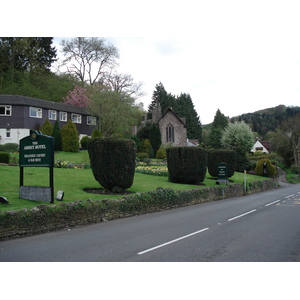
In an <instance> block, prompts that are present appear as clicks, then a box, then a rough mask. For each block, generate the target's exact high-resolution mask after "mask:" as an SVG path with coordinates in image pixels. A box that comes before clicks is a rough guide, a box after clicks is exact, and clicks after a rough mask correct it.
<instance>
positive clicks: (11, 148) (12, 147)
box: [0, 143, 19, 153]
mask: <svg viewBox="0 0 300 300" xmlns="http://www.w3.org/2000/svg"><path fill="white" fill-rule="evenodd" d="M0 151H2V152H11V153H13V152H18V151H19V145H18V144H17V143H6V144H4V145H0Z"/></svg>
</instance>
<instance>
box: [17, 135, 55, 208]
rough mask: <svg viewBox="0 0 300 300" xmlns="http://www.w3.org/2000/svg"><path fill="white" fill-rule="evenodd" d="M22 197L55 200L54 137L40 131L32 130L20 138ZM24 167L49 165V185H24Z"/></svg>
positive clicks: (36, 199) (35, 199)
mask: <svg viewBox="0 0 300 300" xmlns="http://www.w3.org/2000/svg"><path fill="white" fill-rule="evenodd" d="M19 153H20V155H19V166H20V198H22V199H27V200H34V201H47V202H51V203H53V202H54V181H53V167H54V138H53V137H51V136H47V135H43V134H42V133H41V132H40V131H37V130H30V135H29V136H27V137H24V138H23V139H21V140H20V148H19ZM24 167H49V187H41V186H24Z"/></svg>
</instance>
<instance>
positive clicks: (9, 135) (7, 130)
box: [6, 128, 11, 138]
mask: <svg viewBox="0 0 300 300" xmlns="http://www.w3.org/2000/svg"><path fill="white" fill-rule="evenodd" d="M6 138H11V131H10V128H7V129H6Z"/></svg>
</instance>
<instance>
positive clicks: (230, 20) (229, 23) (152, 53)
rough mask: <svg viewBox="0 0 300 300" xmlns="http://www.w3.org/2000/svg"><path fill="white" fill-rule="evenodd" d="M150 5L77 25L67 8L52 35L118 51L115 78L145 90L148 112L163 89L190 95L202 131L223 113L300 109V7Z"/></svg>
mask: <svg viewBox="0 0 300 300" xmlns="http://www.w3.org/2000/svg"><path fill="white" fill-rule="evenodd" d="M150 2H151V4H150ZM150 2H149V3H148V2H146V3H144V2H143V1H136V0H128V1H121V2H119V1H111V2H110V3H108V4H105V9H104V7H103V6H101V7H99V9H98V10H97V9H94V10H93V9H92V10H90V11H88V13H83V12H80V10H78V9H79V7H78V8H77V13H78V14H77V15H76V16H75V15H74V14H73V17H71V18H70V16H72V12H71V11H70V9H71V8H70V6H65V7H63V8H65V10H64V9H61V10H58V11H57V18H55V23H56V22H58V24H59V25H58V28H57V29H55V30H54V32H53V30H52V28H50V31H49V34H50V36H54V37H61V36H65V37H70V36H97V37H105V38H106V39H107V40H109V41H110V42H111V43H113V44H114V45H115V46H116V47H117V48H118V49H119V52H120V59H119V67H118V69H117V70H118V71H119V72H121V73H128V74H130V75H132V76H133V78H134V79H135V81H142V82H143V83H144V86H143V90H144V91H145V92H146V93H147V95H146V96H145V97H143V98H142V99H140V100H141V101H142V102H143V103H144V108H145V109H147V107H148V105H149V103H150V102H151V100H152V99H151V98H152V94H153V91H154V89H155V85H156V84H158V83H159V82H162V84H163V85H164V87H165V89H166V90H167V92H170V93H172V94H175V95H179V94H180V93H189V94H190V96H191V98H192V100H193V103H194V105H195V109H196V110H197V112H198V114H199V116H200V119H201V122H202V124H207V123H210V122H212V121H213V118H214V115H215V113H216V111H217V109H218V108H219V109H220V110H221V112H222V113H224V114H225V115H226V116H230V117H232V116H236V115H239V114H242V113H247V112H253V111H256V110H259V109H263V108H268V107H273V106H276V105H279V104H285V105H287V106H290V105H298V106H299V105H300V17H299V16H300V9H299V8H300V3H299V2H297V1H288V0H285V1H263V0H261V1H255V0H253V1H241V0H239V1H213V0H212V1H201V0H199V1H190V0H186V1H184V3H183V2H182V1H181V2H177V1H175V0H174V1H164V0H160V1H156V0H153V1H150ZM141 3H143V5H141ZM72 9H73V10H76V8H72ZM104 11H105V12H106V13H104ZM66 12H68V13H66ZM28 19H29V20H30V18H28ZM59 22H61V23H59ZM90 22H93V23H92V24H90ZM35 25H36V23H35ZM35 28H36V26H35ZM42 32H43V31H42ZM47 34H48V31H47ZM49 34H48V35H49ZM55 41H58V39H57V38H56V39H55Z"/></svg>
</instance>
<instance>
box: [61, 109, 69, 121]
mask: <svg viewBox="0 0 300 300" xmlns="http://www.w3.org/2000/svg"><path fill="white" fill-rule="evenodd" d="M67 119H68V114H67V113H66V112H64V111H61V112H60V113H59V120H60V121H63V122H67Z"/></svg>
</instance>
